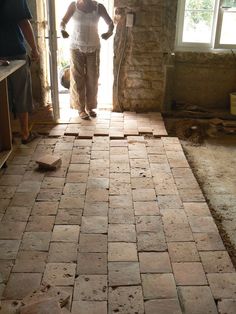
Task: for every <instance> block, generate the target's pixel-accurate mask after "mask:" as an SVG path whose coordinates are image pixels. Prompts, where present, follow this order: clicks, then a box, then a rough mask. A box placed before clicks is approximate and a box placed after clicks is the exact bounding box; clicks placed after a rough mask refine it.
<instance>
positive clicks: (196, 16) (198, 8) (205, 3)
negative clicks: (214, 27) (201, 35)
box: [185, 0, 215, 28]
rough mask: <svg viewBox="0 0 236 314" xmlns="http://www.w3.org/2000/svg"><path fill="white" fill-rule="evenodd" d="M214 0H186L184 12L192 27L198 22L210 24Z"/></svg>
mask: <svg viewBox="0 0 236 314" xmlns="http://www.w3.org/2000/svg"><path fill="white" fill-rule="evenodd" d="M214 6H215V0H186V7H185V10H186V12H185V14H186V17H187V18H188V21H189V24H190V25H191V27H192V28H196V27H197V26H198V24H199V23H201V24H202V23H203V24H205V25H206V26H209V27H210V26H211V23H212V16H213V11H214Z"/></svg>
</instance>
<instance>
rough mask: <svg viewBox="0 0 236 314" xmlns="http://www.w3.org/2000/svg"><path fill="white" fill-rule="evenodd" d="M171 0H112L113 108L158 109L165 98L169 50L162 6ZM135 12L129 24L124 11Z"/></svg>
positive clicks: (163, 7)
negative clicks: (113, 25) (113, 22)
mask: <svg viewBox="0 0 236 314" xmlns="http://www.w3.org/2000/svg"><path fill="white" fill-rule="evenodd" d="M169 2H170V1H164V0H142V1H141V0H126V1H124V0H115V1H114V6H115V8H116V11H115V13H116V15H115V20H116V23H117V28H116V35H115V40H114V90H113V92H114V93H113V95H114V103H113V107H114V110H121V111H122V110H131V111H132V110H134V111H150V110H161V109H162V105H163V98H164V86H165V75H164V74H165V71H164V61H165V57H164V54H165V53H166V52H169V44H168V41H169V38H167V37H166V34H165V31H166V27H165V25H164V24H165V20H164V18H165V16H164V13H165V9H166V5H167V3H169ZM129 12H132V13H134V14H135V23H134V26H133V27H132V28H127V27H126V26H125V22H126V14H127V13H129Z"/></svg>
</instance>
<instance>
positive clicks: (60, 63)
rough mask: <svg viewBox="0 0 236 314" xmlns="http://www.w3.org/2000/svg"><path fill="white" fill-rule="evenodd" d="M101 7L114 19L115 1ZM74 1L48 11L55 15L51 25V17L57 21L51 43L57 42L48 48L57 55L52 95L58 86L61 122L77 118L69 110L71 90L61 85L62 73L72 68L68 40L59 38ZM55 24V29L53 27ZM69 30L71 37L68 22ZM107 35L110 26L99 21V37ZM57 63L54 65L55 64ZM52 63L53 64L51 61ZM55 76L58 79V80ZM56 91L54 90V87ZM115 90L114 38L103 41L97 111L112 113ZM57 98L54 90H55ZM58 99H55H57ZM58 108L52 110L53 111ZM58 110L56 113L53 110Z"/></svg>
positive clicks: (105, 0)
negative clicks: (63, 70)
mask: <svg viewBox="0 0 236 314" xmlns="http://www.w3.org/2000/svg"><path fill="white" fill-rule="evenodd" d="M99 2H100V3H102V4H103V5H104V6H105V7H106V9H107V11H108V13H109V15H110V16H111V17H112V18H113V6H114V3H113V1H110V0H99ZM70 3H71V0H64V1H55V0H54V5H51V6H48V10H49V11H50V10H52V11H54V12H48V18H49V22H50V19H52V16H54V17H55V21H54V23H50V33H55V34H56V36H54V37H53V36H52V37H50V36H49V41H56V43H54V45H53V44H52V43H51V45H50V42H49V46H51V47H56V50H57V55H56V54H54V58H56V59H57V62H56V65H54V67H52V68H54V69H52V70H51V72H57V73H54V75H53V73H51V75H50V77H51V84H50V85H51V86H52V91H53V85H55V84H56V85H58V88H57V90H58V106H59V108H58V112H59V116H60V117H61V118H63V117H65V116H68V114H69V115H70V116H75V115H77V114H78V113H77V111H76V110H72V109H70V100H69V90H68V89H67V88H65V87H63V86H62V85H61V82H60V81H61V80H60V76H61V72H62V69H63V68H64V67H66V66H68V65H69V63H70V48H69V39H64V38H62V36H61V34H60V22H61V19H62V17H63V16H64V14H65V12H66V10H67V8H68V6H69V4H70ZM53 24H54V25H53ZM53 27H55V28H56V29H55V31H54V32H53ZM67 30H68V32H69V33H71V30H72V22H71V21H69V23H68V25H67ZM106 31H107V25H106V23H105V22H104V21H103V19H100V22H99V34H102V33H104V32H106ZM52 58H53V54H52V52H51V59H52ZM54 62H55V61H54ZM51 63H53V61H52V60H51ZM55 75H56V76H57V77H55ZM53 77H54V79H55V82H52V78H53ZM54 87H55V86H54ZM112 89H113V38H112V37H111V38H109V40H107V41H106V40H102V39H101V51H100V77H99V88H98V109H112ZM54 94H55V88H54ZM54 96H55V95H54ZM54 107H55V105H54V106H53V108H54ZM54 110H55V109H54Z"/></svg>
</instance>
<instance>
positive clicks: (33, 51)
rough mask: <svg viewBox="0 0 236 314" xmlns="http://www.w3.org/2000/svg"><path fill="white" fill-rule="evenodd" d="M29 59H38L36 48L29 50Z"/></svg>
mask: <svg viewBox="0 0 236 314" xmlns="http://www.w3.org/2000/svg"><path fill="white" fill-rule="evenodd" d="M31 60H32V61H38V60H39V51H38V49H37V48H35V49H32V50H31Z"/></svg>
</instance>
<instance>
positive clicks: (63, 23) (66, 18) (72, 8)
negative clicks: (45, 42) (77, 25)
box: [60, 2, 75, 38]
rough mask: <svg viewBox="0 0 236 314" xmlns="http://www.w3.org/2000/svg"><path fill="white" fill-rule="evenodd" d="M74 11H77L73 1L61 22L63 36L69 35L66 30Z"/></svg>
mask: <svg viewBox="0 0 236 314" xmlns="http://www.w3.org/2000/svg"><path fill="white" fill-rule="evenodd" d="M74 12H75V3H74V2H72V3H71V4H70V5H69V7H68V9H67V11H66V14H65V15H64V17H63V18H62V20H61V24H60V27H61V34H62V37H63V38H68V37H69V34H68V33H67V31H66V24H67V23H68V22H69V20H70V19H71V17H72V15H73V14H74Z"/></svg>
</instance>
